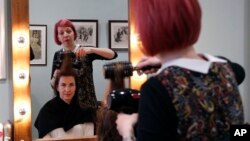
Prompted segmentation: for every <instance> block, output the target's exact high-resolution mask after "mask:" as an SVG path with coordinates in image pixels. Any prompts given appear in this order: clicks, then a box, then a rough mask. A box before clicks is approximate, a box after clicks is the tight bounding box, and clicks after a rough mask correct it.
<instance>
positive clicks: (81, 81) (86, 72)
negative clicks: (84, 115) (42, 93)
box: [51, 49, 117, 109]
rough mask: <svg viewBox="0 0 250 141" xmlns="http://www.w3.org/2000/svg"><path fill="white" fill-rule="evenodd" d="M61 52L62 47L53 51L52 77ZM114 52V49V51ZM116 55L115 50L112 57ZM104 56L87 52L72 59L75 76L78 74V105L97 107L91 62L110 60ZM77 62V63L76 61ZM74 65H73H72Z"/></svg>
mask: <svg viewBox="0 0 250 141" xmlns="http://www.w3.org/2000/svg"><path fill="white" fill-rule="evenodd" d="M62 52H63V49H61V50H59V51H57V52H55V54H54V58H53V65H52V73H51V78H52V77H53V74H54V71H55V70H56V69H57V66H58V65H57V63H58V61H57V60H60V53H62ZM114 52H115V51H114ZM116 57H117V53H116V52H115V55H114V57H113V58H112V59H115V58H116ZM112 59H107V58H104V57H102V56H100V55H97V54H94V53H93V54H89V55H87V56H86V57H83V58H81V59H80V60H79V59H75V60H73V61H74V63H73V64H75V65H73V68H74V69H75V70H76V73H77V76H78V80H77V83H78V87H79V90H78V99H79V105H80V106H81V107H82V108H84V109H87V108H94V109H96V108H97V98H96V95H95V88H94V82H93V64H92V62H93V61H94V60H112ZM76 62H77V63H76ZM74 66H75V67H74Z"/></svg>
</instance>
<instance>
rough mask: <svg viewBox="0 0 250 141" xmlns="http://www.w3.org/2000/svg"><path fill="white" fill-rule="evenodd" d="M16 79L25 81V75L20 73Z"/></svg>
mask: <svg viewBox="0 0 250 141" xmlns="http://www.w3.org/2000/svg"><path fill="white" fill-rule="evenodd" d="M18 77H19V79H25V78H26V75H25V73H24V72H20V73H19V76H18Z"/></svg>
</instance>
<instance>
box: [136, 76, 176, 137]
mask: <svg viewBox="0 0 250 141" xmlns="http://www.w3.org/2000/svg"><path fill="white" fill-rule="evenodd" d="M176 129H177V117H176V111H175V109H174V107H173V104H172V102H171V100H170V98H169V96H168V93H167V91H166V90H165V88H164V87H163V86H162V84H161V83H160V82H159V81H158V80H157V79H156V78H150V79H149V80H148V81H147V82H145V84H143V86H142V88H141V98H140V103H139V119H138V127H137V141H153V140H156V141H160V140H166V139H169V140H176Z"/></svg>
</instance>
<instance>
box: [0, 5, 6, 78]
mask: <svg viewBox="0 0 250 141" xmlns="http://www.w3.org/2000/svg"><path fill="white" fill-rule="evenodd" d="M4 5H5V0H0V80H1V79H6V55H5V54H6V53H5V48H6V47H5V46H6V44H5V40H6V39H5V35H6V34H5V33H6V32H5V29H6V27H5V21H6V17H5V15H6V14H5V10H6V9H5V6H4Z"/></svg>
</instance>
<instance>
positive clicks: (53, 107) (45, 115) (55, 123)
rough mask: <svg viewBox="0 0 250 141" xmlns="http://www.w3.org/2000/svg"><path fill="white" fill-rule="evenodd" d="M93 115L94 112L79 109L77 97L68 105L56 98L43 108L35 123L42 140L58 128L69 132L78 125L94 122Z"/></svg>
mask: <svg viewBox="0 0 250 141" xmlns="http://www.w3.org/2000/svg"><path fill="white" fill-rule="evenodd" d="M93 115H94V112H93V111H92V110H86V109H85V110H83V109H81V108H80V107H79V105H78V103H77V99H76V97H74V99H72V101H71V103H70V104H67V103H65V102H64V101H63V100H62V99H61V98H60V97H59V96H56V97H55V98H53V99H51V100H50V101H48V102H47V103H46V104H45V105H44V106H43V107H42V109H41V110H40V112H39V114H38V116H37V119H36V121H35V127H36V128H37V130H38V133H39V138H42V137H44V136H45V135H47V134H48V133H50V132H51V131H53V130H54V129H57V128H63V129H64V131H65V132H67V131H68V130H69V129H71V128H72V127H74V126H75V125H77V124H83V123H86V122H94V121H93Z"/></svg>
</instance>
